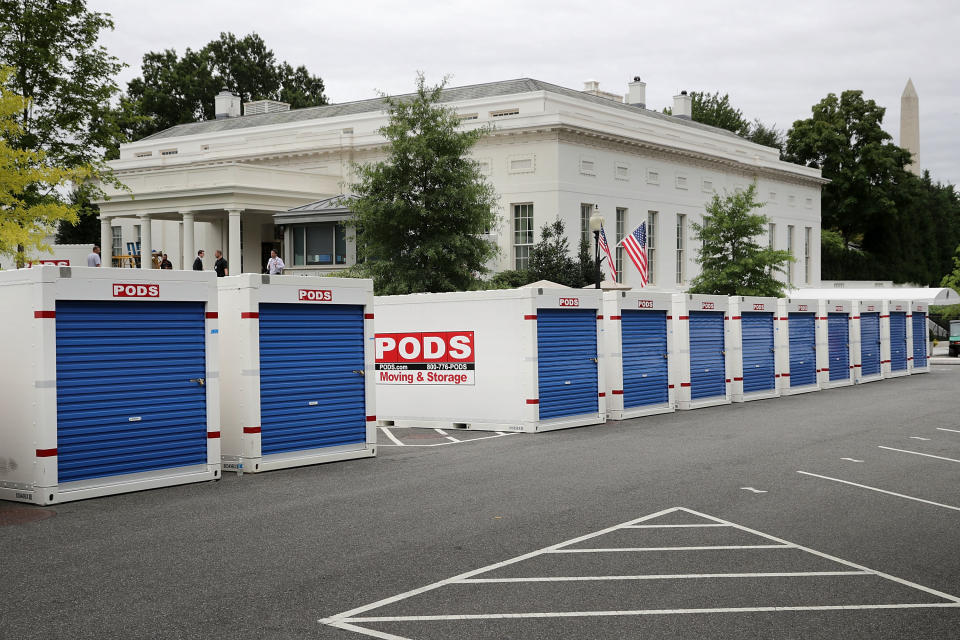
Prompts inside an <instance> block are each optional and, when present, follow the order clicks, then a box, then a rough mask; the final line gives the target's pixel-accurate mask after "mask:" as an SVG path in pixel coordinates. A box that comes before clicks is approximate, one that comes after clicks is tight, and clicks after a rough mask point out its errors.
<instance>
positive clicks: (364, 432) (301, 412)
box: [217, 274, 377, 473]
mask: <svg viewBox="0 0 960 640" xmlns="http://www.w3.org/2000/svg"><path fill="white" fill-rule="evenodd" d="M217 284H218V286H219V295H220V340H221V347H222V348H221V371H222V375H223V389H224V392H223V394H222V414H223V438H222V440H223V468H224V470H225V471H227V470H234V471H238V472H247V473H257V472H260V471H269V470H272V469H283V468H287V467H295V466H302V465H309V464H318V463H324V462H335V461H337V460H350V459H354V458H363V457H369V456H373V455H375V453H376V431H377V429H376V424H375V420H376V410H375V386H374V374H373V282H372V281H371V280H359V279H352V278H323V277H310V276H267V275H259V274H243V275H239V276H229V277H226V278H218V279H217Z"/></svg>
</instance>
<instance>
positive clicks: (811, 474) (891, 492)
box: [797, 471, 960, 511]
mask: <svg viewBox="0 0 960 640" xmlns="http://www.w3.org/2000/svg"><path fill="white" fill-rule="evenodd" d="M797 473H801V474H803V475H805V476H810V477H813V478H822V479H823V480H831V481H833V482H840V483H842V484H849V485H850V486H852V487H860V488H861V489H869V490H870V491H876V492H877V493H885V494H887V495H890V496H896V497H898V498H906V499H907V500H914V501H916V502H922V503H924V504H930V505H933V506H935V507H943V508H944V509H953V510H954V511H960V507H953V506H950V505H949V504H941V503H939V502H933V501H931V500H924V499H923V498H914V497H913V496H908V495H904V494H902V493H897V492H895V491H887V490H886V489H878V488H877V487H870V486H867V485H865V484H858V483H856V482H850V481H849V480H841V479H840V478H831V477H830V476H822V475H820V474H818V473H810V472H808V471H797Z"/></svg>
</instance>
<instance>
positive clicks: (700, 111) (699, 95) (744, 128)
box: [663, 91, 783, 151]
mask: <svg viewBox="0 0 960 640" xmlns="http://www.w3.org/2000/svg"><path fill="white" fill-rule="evenodd" d="M663 112H664V113H668V114H670V113H673V110H672V109H671V108H670V107H667V108H666V109H664V110H663ZM690 119H691V120H694V121H696V122H700V123H702V124H706V125H710V126H711V127H718V128H720V129H726V130H727V131H732V132H734V133H735V134H737V135H738V136H742V137H744V138H746V139H747V140H749V141H751V142H755V143H757V144H762V145H763V146H765V147H775V148H776V149H779V150H781V151H782V150H783V133H782V132H781V131H780V130H779V129H777V128H776V127H775V126H767V125H765V124H763V123H762V122H760V120H757V119H754V121H753V122H750V120H748V119H747V117H746V116H744V115H743V111H741V110H740V109H738V108H737V107H735V106H733V103H731V102H730V94H727V93H725V94H723V95H722V96H721V95H720V92H719V91H715V92H714V93H707V92H705V91H692V92H690Z"/></svg>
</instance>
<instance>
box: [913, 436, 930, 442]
mask: <svg viewBox="0 0 960 640" xmlns="http://www.w3.org/2000/svg"><path fill="white" fill-rule="evenodd" d="M910 439H911V440H923V441H925V442H929V441H930V438H921V437H920V436H910Z"/></svg>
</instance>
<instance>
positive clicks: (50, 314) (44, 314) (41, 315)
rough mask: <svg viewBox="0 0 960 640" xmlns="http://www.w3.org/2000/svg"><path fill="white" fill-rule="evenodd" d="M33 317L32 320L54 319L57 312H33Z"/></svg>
mask: <svg viewBox="0 0 960 640" xmlns="http://www.w3.org/2000/svg"><path fill="white" fill-rule="evenodd" d="M33 317H34V318H56V317H57V312H56V311H34V312H33Z"/></svg>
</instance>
